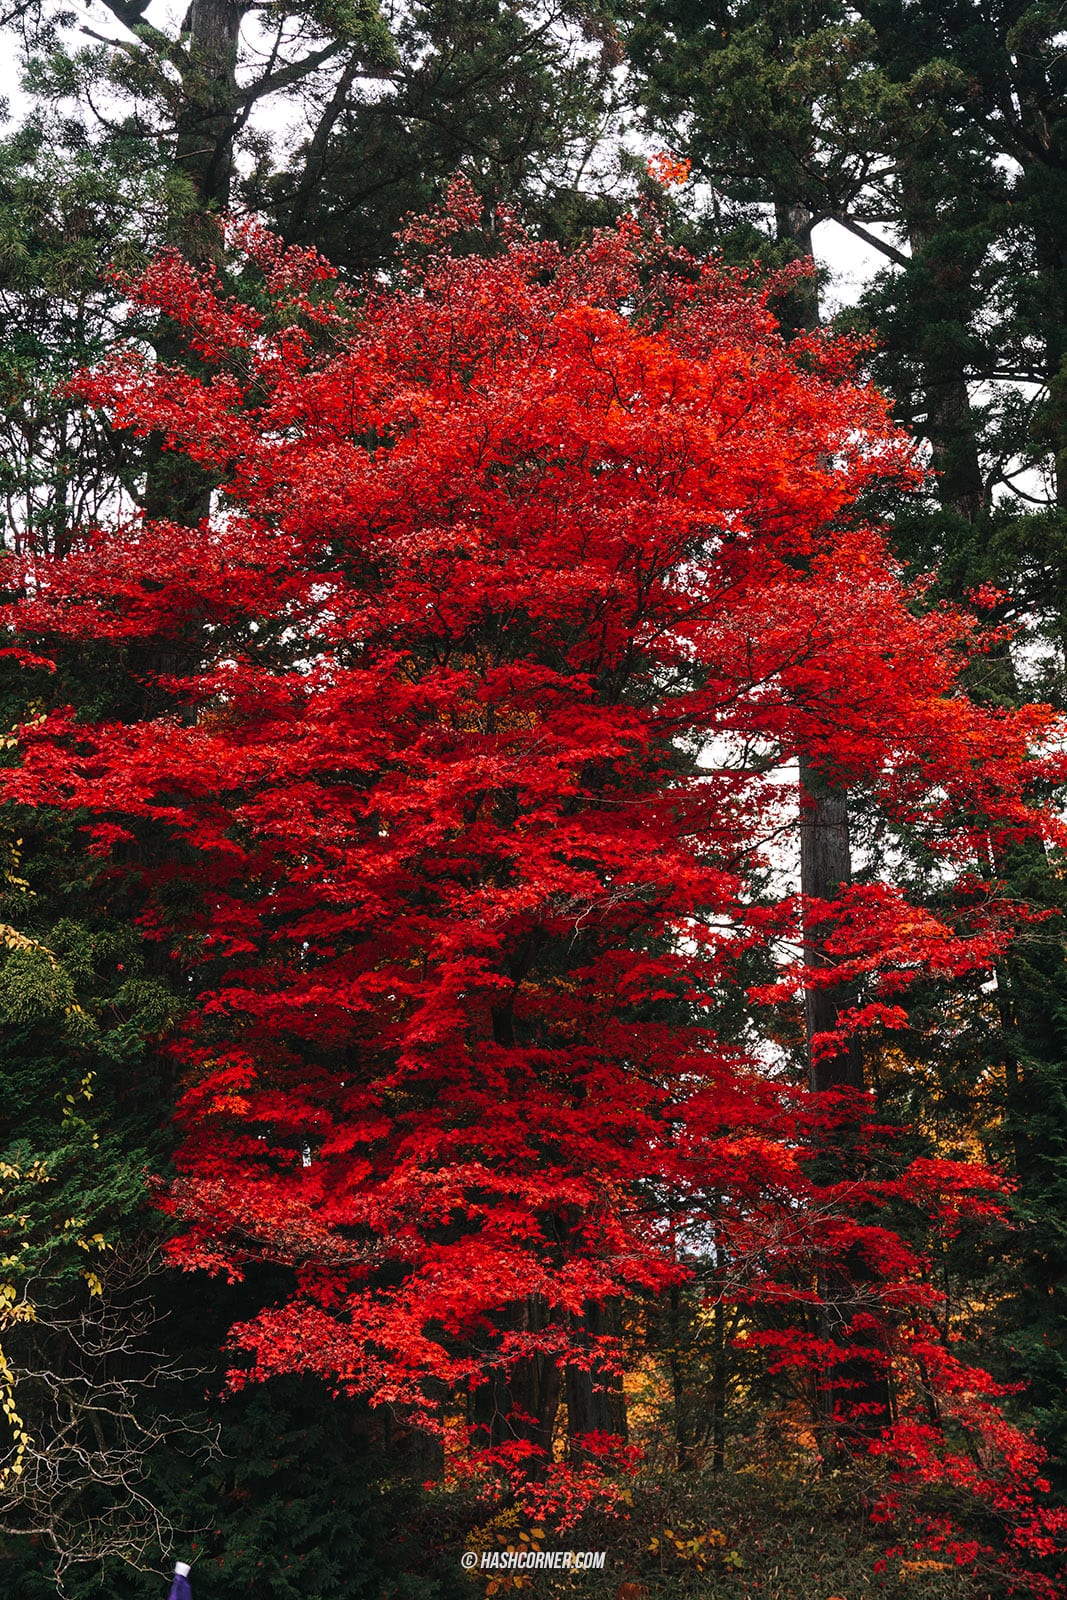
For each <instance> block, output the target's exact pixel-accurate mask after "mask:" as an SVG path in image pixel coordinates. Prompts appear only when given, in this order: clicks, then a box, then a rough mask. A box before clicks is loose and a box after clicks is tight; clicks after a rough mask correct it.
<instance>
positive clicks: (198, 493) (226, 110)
mask: <svg viewBox="0 0 1067 1600" xmlns="http://www.w3.org/2000/svg"><path fill="white" fill-rule="evenodd" d="M245 9H246V8H245V6H244V5H243V4H239V3H235V0H192V4H191V5H190V7H189V10H188V12H187V13H186V16H185V21H184V22H183V24H182V42H183V44H184V46H185V49H186V52H187V61H188V64H187V66H186V67H185V70H184V71H183V73H182V80H181V104H180V107H179V110H178V114H177V117H176V119H175V135H174V161H175V166H176V168H177V170H178V172H179V173H180V174H181V175H182V176H183V177H184V178H185V179H186V181H187V183H188V185H189V191H191V192H187V195H186V196H185V197H184V198H179V199H178V200H177V201H176V202H175V203H174V204H173V205H172V207H171V212H170V215H169V217H168V219H167V235H168V239H169V242H170V243H171V244H172V245H173V246H174V247H175V248H177V249H178V250H180V252H181V253H182V255H183V256H184V257H185V258H186V260H187V261H189V262H191V263H192V264H193V265H194V266H206V265H207V264H208V263H210V262H212V261H215V260H217V259H218V256H219V253H220V248H221V236H220V233H219V216H220V214H221V213H222V212H223V211H225V209H226V207H227V206H228V205H229V202H230V193H231V190H232V187H233V159H234V137H235V134H236V129H237V118H238V99H237V45H238V38H239V35H240V29H241V20H242V17H243V16H244V13H245ZM155 349H156V355H157V357H158V359H159V360H160V361H161V362H164V363H168V364H169V363H175V364H182V365H188V364H189V362H190V360H191V355H190V351H189V348H188V343H187V340H186V339H185V336H184V334H183V333H182V332H181V330H180V329H179V328H177V327H176V326H175V324H174V323H173V322H171V321H170V320H169V319H166V318H164V319H163V320H162V321H161V323H160V326H159V329H158V330H157V334H156V340H155ZM144 508H145V515H146V516H148V517H151V518H157V517H158V518H162V519H165V520H167V521H171V522H182V523H185V524H187V525H189V526H193V525H195V524H196V523H197V522H199V521H201V520H202V519H203V518H204V517H206V516H207V515H208V513H209V511H210V509H211V485H210V483H209V482H208V480H207V478H206V477H205V475H204V473H203V471H202V470H201V469H200V468H199V467H197V466H196V465H195V463H193V462H192V461H190V460H189V459H188V457H187V456H186V455H185V454H184V453H182V452H176V451H168V450H165V449H164V448H163V441H162V439H161V438H160V437H159V436H158V435H153V436H152V437H151V438H150V439H149V442H148V462H147V474H146V481H145V501H144ZM174 656H175V658H174V660H173V662H170V661H165V662H160V664H159V665H158V666H157V667H156V668H155V669H154V670H156V671H162V672H170V671H173V672H177V671H180V670H181V652H180V650H179V651H176V652H175V653H174Z"/></svg>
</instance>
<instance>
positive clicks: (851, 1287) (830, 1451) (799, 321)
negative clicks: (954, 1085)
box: [774, 199, 889, 1457]
mask: <svg viewBox="0 0 1067 1600" xmlns="http://www.w3.org/2000/svg"><path fill="white" fill-rule="evenodd" d="M774 209H775V225H776V229H777V233H778V237H779V239H780V240H783V241H786V240H788V241H789V242H790V243H791V244H792V245H793V246H794V247H795V248H796V249H797V251H798V252H799V253H800V254H802V255H804V256H807V257H808V259H809V261H811V262H812V263H813V264H814V253H813V248H812V237H811V213H810V211H809V210H808V209H807V207H806V206H804V205H802V204H799V203H797V202H796V201H792V200H789V199H779V200H777V201H776V203H775V208H774ZM819 320H820V319H819V303H818V294H817V291H816V289H815V286H814V284H812V285H811V286H810V287H807V288H802V289H799V290H797V291H796V292H795V293H794V294H793V295H792V296H791V297H790V301H789V303H787V305H786V306H785V308H784V310H783V313H782V315H781V321H782V324H783V327H784V329H785V331H786V332H787V333H788V332H800V331H801V330H802V329H814V328H816V327H818V325H819ZM799 789H800V794H799V799H800V889H801V894H802V895H803V896H804V899H805V902H808V901H812V900H815V901H819V900H823V901H833V900H836V899H837V897H838V895H839V894H840V892H841V889H842V887H843V886H845V885H847V884H849V883H851V881H852V851H851V842H850V837H849V817H848V796H847V794H846V793H845V791H844V790H842V789H840V788H837V787H835V785H834V784H833V782H832V781H831V780H830V779H828V778H827V777H826V775H825V774H824V773H821V772H819V771H818V770H816V768H815V767H814V766H813V764H812V762H811V761H810V759H809V758H808V757H807V755H806V754H805V753H804V752H803V751H802V752H801V754H800V760H799ZM804 956H805V961H806V963H807V965H808V966H809V967H812V968H820V967H826V966H829V965H832V957H831V956H829V954H828V952H827V929H826V925H825V924H823V923H820V922H818V921H814V920H811V921H807V922H806V925H805V928H804ZM851 1001H852V996H851V995H850V993H849V992H848V990H847V989H846V988H844V987H837V986H830V987H828V988H822V987H820V988H809V989H808V990H807V991H806V993H805V996H804V1021H805V1033H806V1036H807V1044H808V1082H809V1086H810V1088H811V1089H812V1090H813V1091H815V1092H816V1093H821V1092H825V1091H827V1090H836V1089H854V1090H862V1089H863V1087H864V1071H863V1055H862V1051H861V1048H860V1043H859V1040H858V1039H856V1038H855V1037H850V1038H849V1039H848V1040H847V1042H846V1044H845V1046H844V1048H843V1049H840V1050H838V1051H837V1052H835V1053H833V1054H830V1055H826V1054H825V1053H822V1052H817V1050H816V1045H815V1041H816V1038H817V1036H818V1035H820V1034H825V1033H833V1032H836V1031H837V1028H838V1020H839V1018H840V1015H841V1012H842V1011H843V1010H844V1009H845V1008H846V1007H847V1006H848V1005H849V1004H850V1003H851ZM838 1140H839V1142H838V1146H837V1148H835V1149H834V1150H832V1151H829V1152H827V1156H828V1160H829V1163H830V1164H831V1165H832V1167H833V1168H834V1171H833V1172H832V1173H831V1172H829V1171H828V1172H827V1176H830V1177H838V1176H842V1177H843V1176H846V1175H847V1173H848V1171H849V1170H850V1168H851V1165H852V1155H851V1151H850V1149H849V1145H850V1143H851V1139H850V1135H849V1133H848V1131H847V1129H842V1130H841V1131H840V1133H839V1135H838ZM868 1276H869V1273H868V1270H867V1268H866V1264H865V1263H864V1261H863V1260H862V1259H861V1257H860V1255H859V1254H858V1253H857V1254H856V1255H855V1256H854V1257H853V1258H852V1259H850V1260H848V1261H846V1262H844V1263H843V1264H842V1270H840V1271H832V1272H827V1273H825V1274H823V1276H822V1278H821V1281H820V1285H819V1301H820V1310H819V1316H818V1329H817V1332H818V1336H819V1338H820V1339H822V1340H825V1341H826V1342H828V1343H833V1344H836V1345H839V1346H841V1347H843V1348H847V1347H848V1346H849V1344H850V1343H851V1342H852V1340H853V1338H854V1337H855V1336H854V1334H853V1332H852V1330H851V1324H852V1321H853V1318H854V1317H855V1316H856V1315H857V1313H859V1312H860V1311H861V1310H863V1309H864V1304H865V1297H864V1290H863V1285H864V1281H865V1279H866V1278H868ZM861 1337H862V1338H863V1339H864V1341H866V1342H867V1344H868V1345H869V1342H870V1339H871V1334H870V1333H864V1334H863V1335H862V1336H861ZM815 1392H816V1409H817V1415H816V1418H815V1422H816V1427H817V1429H818V1432H819V1434H820V1436H821V1440H822V1448H823V1453H824V1455H826V1456H828V1457H832V1456H834V1455H836V1454H838V1453H839V1452H840V1450H841V1449H842V1447H843V1446H844V1445H846V1443H847V1440H848V1437H849V1436H850V1435H852V1434H854V1433H856V1432H857V1431H858V1432H860V1433H867V1432H877V1431H878V1430H879V1429H881V1428H882V1427H884V1426H885V1423H886V1422H887V1421H888V1419H889V1386H888V1381H887V1378H886V1376H885V1372H884V1369H883V1368H882V1367H881V1366H879V1365H878V1364H876V1363H875V1362H873V1361H872V1360H871V1359H870V1358H869V1357H867V1356H864V1355H862V1354H860V1355H857V1356H854V1357H847V1356H846V1357H842V1358H839V1359H838V1360H837V1361H836V1362H835V1363H834V1364H833V1367H832V1369H829V1370H826V1371H824V1372H821V1373H819V1374H818V1376H817V1380H816V1385H815ZM854 1407H860V1408H861V1409H860V1410H859V1411H858V1413H857V1414H856V1420H853V1421H846V1420H844V1418H845V1417H847V1416H848V1413H850V1412H851V1411H852V1408H854Z"/></svg>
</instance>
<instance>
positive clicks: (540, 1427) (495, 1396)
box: [469, 1296, 563, 1475]
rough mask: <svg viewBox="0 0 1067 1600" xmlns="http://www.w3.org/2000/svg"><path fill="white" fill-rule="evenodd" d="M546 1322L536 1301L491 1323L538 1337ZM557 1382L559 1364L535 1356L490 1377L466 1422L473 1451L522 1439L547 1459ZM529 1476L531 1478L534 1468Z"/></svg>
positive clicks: (476, 1393)
mask: <svg viewBox="0 0 1067 1600" xmlns="http://www.w3.org/2000/svg"><path fill="white" fill-rule="evenodd" d="M551 1320H552V1318H551V1314H550V1313H549V1312H548V1309H547V1307H546V1306H545V1304H544V1302H543V1301H542V1300H541V1299H539V1298H538V1297H536V1296H531V1297H530V1298H529V1299H527V1300H522V1301H518V1302H516V1303H515V1304H513V1305H511V1306H508V1307H506V1308H505V1309H504V1310H503V1311H501V1312H500V1314H499V1316H498V1317H496V1321H497V1324H498V1327H499V1330H500V1331H501V1332H515V1331H518V1330H522V1331H523V1332H530V1333H539V1332H542V1331H543V1330H544V1329H545V1328H547V1327H548V1326H549V1325H550V1323H551ZM562 1378H563V1374H562V1372H561V1369H560V1365H559V1362H558V1361H556V1360H555V1358H554V1357H553V1356H549V1355H544V1354H540V1353H538V1354H536V1355H532V1356H527V1357H524V1358H523V1359H522V1360H521V1361H516V1362H514V1363H513V1364H512V1365H511V1367H510V1368H509V1370H508V1372H507V1373H506V1374H504V1373H502V1372H494V1373H493V1374H492V1376H491V1377H490V1378H489V1380H488V1381H487V1382H486V1383H483V1384H481V1385H479V1387H478V1388H476V1389H474V1390H473V1391H472V1392H471V1398H470V1406H469V1417H470V1422H471V1426H472V1430H473V1437H474V1442H475V1444H476V1446H477V1447H478V1448H479V1449H485V1448H486V1447H487V1446H489V1447H492V1446H495V1445H501V1444H506V1443H508V1442H509V1441H510V1440H513V1439H521V1440H526V1441H529V1443H531V1444H533V1445H535V1446H536V1447H537V1448H538V1449H539V1450H542V1451H543V1452H544V1455H545V1458H546V1459H550V1458H551V1454H552V1435H553V1431H554V1429H555V1425H556V1416H557V1414H558V1411H559V1403H560V1398H561V1393H562ZM528 1470H529V1471H530V1472H531V1473H532V1474H533V1475H536V1469H535V1467H534V1466H533V1465H531V1466H530V1468H529V1469H528Z"/></svg>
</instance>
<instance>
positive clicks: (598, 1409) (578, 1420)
mask: <svg viewBox="0 0 1067 1600" xmlns="http://www.w3.org/2000/svg"><path fill="white" fill-rule="evenodd" d="M582 1327H583V1328H584V1329H585V1331H586V1332H587V1333H589V1334H592V1335H597V1334H611V1335H612V1337H614V1338H616V1339H617V1338H618V1337H619V1335H620V1333H621V1332H622V1308H621V1306H620V1304H619V1302H618V1300H609V1301H608V1303H607V1304H606V1305H604V1306H598V1305H593V1304H591V1305H588V1306H586V1308H585V1312H584V1315H583V1317H582ZM566 1391H567V1437H568V1439H569V1440H570V1442H571V1451H570V1453H571V1456H572V1457H580V1456H581V1455H582V1450H581V1446H580V1444H579V1443H578V1442H577V1441H578V1440H580V1438H581V1435H582V1434H586V1433H613V1434H616V1435H618V1436H620V1437H621V1438H623V1439H625V1438H627V1436H628V1422H627V1416H626V1397H625V1395H624V1394H623V1388H622V1378H621V1376H620V1375H619V1374H618V1373H615V1372H608V1371H605V1369H604V1368H603V1367H598V1366H593V1367H591V1368H590V1369H589V1370H588V1371H587V1370H586V1369H585V1368H584V1367H575V1366H569V1367H568V1368H567V1370H566Z"/></svg>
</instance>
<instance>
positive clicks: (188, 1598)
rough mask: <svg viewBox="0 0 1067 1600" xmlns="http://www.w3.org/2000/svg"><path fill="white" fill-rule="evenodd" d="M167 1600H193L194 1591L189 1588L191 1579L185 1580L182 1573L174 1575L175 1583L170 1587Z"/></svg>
mask: <svg viewBox="0 0 1067 1600" xmlns="http://www.w3.org/2000/svg"><path fill="white" fill-rule="evenodd" d="M167 1600H193V1591H192V1589H190V1587H189V1579H188V1578H183V1577H182V1575H181V1573H180V1572H176V1573H175V1574H174V1582H173V1583H172V1584H171V1586H170V1594H169V1595H168V1596H167Z"/></svg>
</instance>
